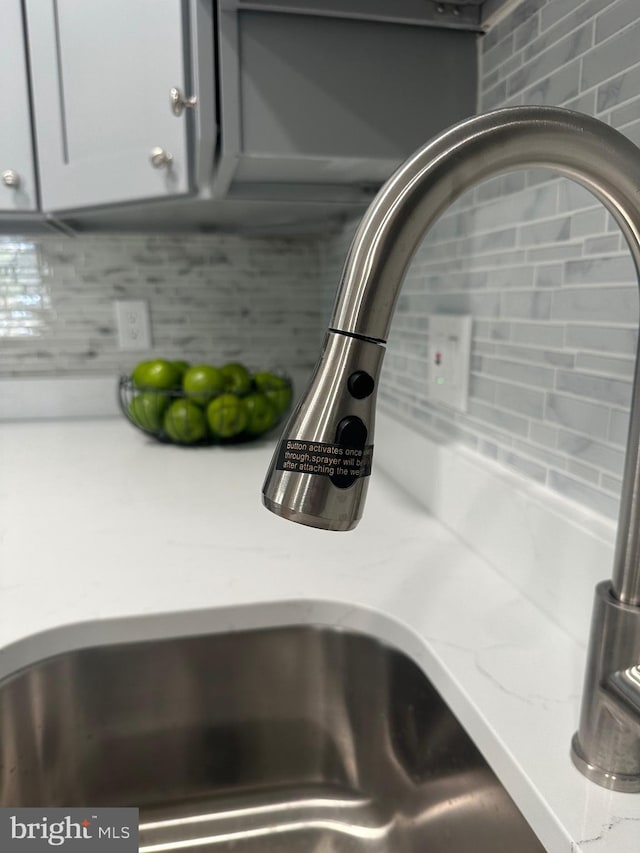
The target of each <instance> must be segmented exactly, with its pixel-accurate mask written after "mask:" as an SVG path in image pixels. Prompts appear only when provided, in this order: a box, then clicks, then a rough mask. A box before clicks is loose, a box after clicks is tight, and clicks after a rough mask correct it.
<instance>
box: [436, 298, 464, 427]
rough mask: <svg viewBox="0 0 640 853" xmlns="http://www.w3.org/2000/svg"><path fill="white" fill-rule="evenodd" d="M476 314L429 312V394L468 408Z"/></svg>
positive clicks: (460, 408) (438, 400)
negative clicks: (473, 315) (473, 329)
mask: <svg viewBox="0 0 640 853" xmlns="http://www.w3.org/2000/svg"><path fill="white" fill-rule="evenodd" d="M472 322H473V321H472V318H471V317H470V316H469V315H466V314H431V315H430V316H429V398H430V399H431V401H432V402H434V403H442V405H444V406H448V407H449V408H450V409H456V410H457V411H459V412H466V411H467V400H468V398H469V364H470V360H471V327H472Z"/></svg>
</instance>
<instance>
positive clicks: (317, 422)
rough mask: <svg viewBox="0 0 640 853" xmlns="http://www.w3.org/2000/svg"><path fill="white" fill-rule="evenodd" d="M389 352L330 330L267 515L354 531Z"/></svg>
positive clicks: (284, 447) (267, 498) (283, 453)
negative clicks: (378, 388)
mask: <svg viewBox="0 0 640 853" xmlns="http://www.w3.org/2000/svg"><path fill="white" fill-rule="evenodd" d="M383 355H384V346H383V345H382V344H381V343H380V342H376V341H371V340H367V339H365V338H360V337H355V336H352V335H348V334H343V333H340V332H335V331H333V330H330V331H329V332H328V333H327V336H326V338H325V345H324V348H323V351H322V355H321V356H320V360H319V362H318V364H317V366H316V369H315V372H314V374H313V377H312V379H311V382H310V384H309V387H308V389H307V392H306V394H305V395H304V396H303V398H302V399H301V400H300V402H299V403H298V405H297V406H296V409H295V411H294V412H293V414H292V416H291V418H290V419H289V422H288V423H287V425H286V427H285V429H284V431H283V434H282V438H281V440H280V442H279V443H278V445H277V447H276V452H275V454H274V456H273V459H272V461H271V466H270V468H269V471H268V473H267V478H266V480H265V483H264V487H263V489H262V500H263V503H264V505H265V506H266V507H267V509H270V510H271V511H272V512H275V513H276V514H277V515H280V516H282V517H283V518H287V519H289V520H290V521H297V522H299V523H301V524H307V525H309V526H311V527H320V528H322V529H324V530H351V529H352V528H353V527H355V526H356V524H357V523H358V520H359V519H360V516H361V515H362V504H363V502H364V497H365V494H366V488H367V481H368V477H369V474H370V472H371V455H372V452H373V427H374V418H375V398H376V390H377V387H378V378H379V376H380V367H381V364H382V357H383Z"/></svg>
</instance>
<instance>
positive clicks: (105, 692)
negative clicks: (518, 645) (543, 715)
mask: <svg viewBox="0 0 640 853" xmlns="http://www.w3.org/2000/svg"><path fill="white" fill-rule="evenodd" d="M0 732H1V741H0V805H1V806H13V807H19V806H44V805H50V806H67V807H70V806H80V805H91V806H116V805H122V806H138V807H139V808H140V850H141V851H147V853H152V851H154V853H155V851H158V853H159V851H164V853H170V851H174V850H176V851H178V850H180V851H184V850H187V851H190V853H205V851H206V853H227V852H228V851H234V853H257V851H261V853H276V851H278V853H287V851H297V853H300V851H305V852H306V851H313V853H360V851H363V853H364V851H377V853H382V851H385V853H426V851H428V852H429V853H445V851H446V853H461V851H473V853H495V851H497V850H517V851H519V853H543V847H542V846H541V844H540V843H539V841H538V840H537V839H536V837H535V835H534V834H533V832H532V831H531V829H530V828H529V826H528V824H527V823H526V821H525V820H524V818H523V817H522V815H521V814H520V812H519V811H518V809H517V808H516V806H515V804H514V803H513V801H512V800H511V799H510V797H509V796H508V794H507V792H506V790H505V789H504V788H503V787H502V785H501V784H500V782H499V781H498V779H497V778H496V776H495V775H494V773H493V772H492V771H491V769H490V768H489V766H488V765H487V763H486V761H485V760H484V758H483V757H482V755H481V754H480V752H479V751H478V750H477V749H476V747H475V746H474V744H473V743H472V741H471V740H470V739H469V737H468V736H467V734H466V733H465V731H464V730H463V728H462V727H461V726H460V724H459V723H458V721H457V720H456V718H455V717H454V715H453V714H452V713H451V711H450V710H449V708H448V707H447V705H446V704H445V703H444V702H443V700H442V698H441V697H440V696H439V694H438V693H437V692H436V691H435V689H434V688H433V686H432V685H431V684H430V683H429V681H428V680H427V678H426V677H425V676H424V674H423V673H422V672H421V670H420V669H419V668H418V667H417V666H416V665H415V664H414V663H413V662H412V661H411V660H410V659H409V658H407V657H406V656H404V655H403V654H401V653H399V652H398V651H395V650H393V649H391V648H389V647H387V646H385V645H383V644H381V643H380V642H378V641H376V640H374V639H372V638H370V637H367V636H363V635H359V634H352V633H348V632H343V631H337V630H334V629H323V628H310V627H287V628H278V629H268V630H256V631H247V632H238V633H228V634H214V635H208V636H200V637H188V638H180V639H171V640H162V641H153V642H146V643H129V644H122V645H114V646H106V647H99V648H90V649H85V650H80V651H74V652H69V653H66V654H63V655H59V656H57V657H53V658H49V659H47V660H44V661H42V662H40V663H37V664H34V665H33V666H31V667H29V668H28V669H25V670H22V671H21V672H19V673H17V674H16V675H14V676H12V677H11V678H9V679H6V680H5V681H4V682H2V683H1V684H0Z"/></svg>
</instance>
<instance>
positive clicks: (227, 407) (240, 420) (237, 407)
mask: <svg viewBox="0 0 640 853" xmlns="http://www.w3.org/2000/svg"><path fill="white" fill-rule="evenodd" d="M207 421H208V422H209V429H210V430H211V434H212V435H214V436H215V437H216V438H234V436H237V435H240V433H243V432H244V431H245V429H246V428H247V425H248V423H249V412H248V410H247V407H246V405H245V402H244V399H243V398H242V397H236V395H235V394H221V395H220V396H219V397H216V398H215V399H214V400H212V401H211V402H210V403H209V405H208V406H207Z"/></svg>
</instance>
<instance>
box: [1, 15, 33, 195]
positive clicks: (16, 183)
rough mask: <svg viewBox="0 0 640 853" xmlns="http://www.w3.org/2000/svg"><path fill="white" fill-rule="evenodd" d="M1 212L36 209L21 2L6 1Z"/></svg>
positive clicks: (2, 52) (3, 58)
mask: <svg viewBox="0 0 640 853" xmlns="http://www.w3.org/2000/svg"><path fill="white" fill-rule="evenodd" d="M0 89H1V90H2V121H0V210H3V211H4V210H8V211H20V210H25V211H28V210H36V208H37V196H36V184H35V175H34V169H33V145H32V140H31V118H30V115H29V85H28V81H27V59H26V50H25V42H24V28H23V24H22V6H21V3H20V0H3V3H2V23H1V25H0Z"/></svg>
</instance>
